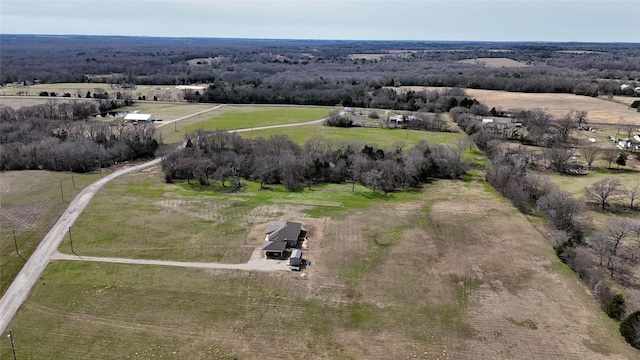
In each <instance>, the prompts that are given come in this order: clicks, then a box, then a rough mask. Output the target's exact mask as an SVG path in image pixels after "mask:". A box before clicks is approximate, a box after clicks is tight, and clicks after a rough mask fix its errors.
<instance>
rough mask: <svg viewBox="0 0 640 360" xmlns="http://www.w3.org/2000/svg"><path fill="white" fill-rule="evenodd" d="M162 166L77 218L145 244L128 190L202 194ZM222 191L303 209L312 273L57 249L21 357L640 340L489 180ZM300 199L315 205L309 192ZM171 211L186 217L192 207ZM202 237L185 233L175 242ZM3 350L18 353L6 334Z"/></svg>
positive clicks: (34, 296)
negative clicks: (384, 193) (150, 262)
mask: <svg viewBox="0 0 640 360" xmlns="http://www.w3.org/2000/svg"><path fill="white" fill-rule="evenodd" d="M151 174H152V173H146V175H145V174H137V175H132V177H133V178H129V179H128V181H125V182H124V183H121V184H119V185H118V186H115V185H114V187H107V191H106V192H105V193H104V194H101V196H104V197H109V196H112V197H111V198H112V202H114V203H115V204H117V205H114V206H112V207H107V209H106V210H105V211H104V213H102V215H105V217H104V218H101V217H100V214H96V213H95V211H96V210H98V209H96V208H97V207H98V206H96V207H94V208H90V209H88V211H87V212H86V213H84V214H83V215H82V216H81V219H80V221H81V222H83V221H84V222H87V223H91V221H92V220H93V219H95V220H97V221H95V223H98V225H100V223H105V224H109V226H110V227H122V228H128V229H130V231H131V232H132V234H134V235H136V238H135V239H131V240H129V241H127V242H125V243H122V242H111V243H110V247H111V248H113V250H117V249H116V248H117V247H118V246H121V245H123V246H125V247H129V246H132V245H133V244H144V243H145V242H146V240H145V238H144V233H145V232H154V231H156V230H155V228H156V227H157V226H158V224H157V223H156V222H154V221H146V220H150V219H147V218H145V219H140V220H141V222H140V224H139V225H138V227H133V226H131V224H129V223H127V222H126V220H125V219H124V217H125V215H123V214H115V213H116V212H122V213H125V214H130V215H131V216H130V217H134V216H135V215H139V214H136V213H135V211H132V209H131V208H130V207H129V206H128V205H126V204H124V203H123V199H122V198H123V197H124V196H126V194H130V195H131V197H132V198H136V199H142V200H140V201H139V202H140V206H141V207H143V208H144V207H146V203H147V202H148V200H146V198H147V197H148V198H149V199H155V200H161V199H164V198H167V197H168V198H183V199H186V200H190V201H189V203H190V204H200V201H201V200H202V197H205V195H203V194H202V192H197V191H194V190H193V189H191V188H189V187H188V186H187V185H185V184H178V185H171V186H172V188H171V189H168V188H163V187H164V186H165V185H163V184H161V183H159V180H157V181H156V185H151V184H150V180H149V179H147V180H145V176H151ZM155 176H157V177H159V176H158V175H155ZM138 177H139V178H138ZM129 184H131V185H129ZM119 187H124V188H127V187H129V188H128V190H126V191H125V190H124V189H123V190H118V189H117V188H119ZM166 191H168V193H169V194H172V195H170V196H164V195H163V192H164V194H167V193H166ZM119 194H120V195H119ZM218 197H224V198H226V199H227V201H226V202H227V203H228V205H227V206H230V207H235V206H236V204H244V203H250V202H252V201H255V204H254V207H251V206H247V207H245V206H244V205H238V206H239V207H238V208H237V209H235V210H233V211H231V212H229V216H232V217H233V218H234V219H236V218H238V217H243V216H249V215H251V214H253V217H254V218H260V221H265V222H269V221H271V220H272V219H275V218H280V217H282V216H283V215H284V214H289V215H291V216H295V217H298V218H302V221H303V227H304V228H306V229H309V230H310V234H309V235H310V238H311V244H310V248H309V250H306V257H307V258H310V259H312V260H313V263H312V265H311V266H309V267H308V268H307V269H306V270H305V275H306V276H305V277H301V276H300V273H291V272H275V273H262V272H259V273H258V272H240V271H225V270H197V269H182V268H170V267H158V266H145V265H118V264H105V263H82V262H65V261H55V262H53V263H52V264H50V265H49V266H48V267H47V269H46V270H45V273H44V275H43V279H42V280H43V281H42V282H41V283H38V284H36V286H35V287H34V289H33V290H32V292H31V295H30V297H29V299H28V301H27V302H26V303H25V305H23V307H22V308H21V310H20V312H19V313H18V314H17V316H16V318H15V319H14V321H13V322H12V323H11V325H10V329H11V330H12V333H13V337H14V339H15V341H16V347H17V350H18V356H19V358H48V359H92V358H96V359H97V358H104V357H105V354H108V357H110V358H140V359H142V358H145V359H146V358H176V359H178V358H180V359H184V358H188V359H239V358H242V359H265V358H276V357H277V358H283V359H299V358H301V357H302V358H330V359H365V358H366V359H397V358H407V357H409V358H423V359H437V358H455V359H477V358H497V357H501V356H502V357H505V358H520V355H521V354H527V356H528V357H531V358H546V359H554V358H557V359H560V358H567V357H577V356H580V357H581V358H584V359H601V358H612V359H613V358H628V359H631V358H633V357H634V356H635V355H637V352H635V351H634V350H632V349H631V348H629V347H628V346H627V345H626V344H624V341H623V340H622V339H621V337H620V336H619V335H617V332H616V330H615V322H613V321H612V320H610V319H608V318H607V317H606V315H604V313H602V312H601V311H600V310H599V309H598V308H597V307H596V306H595V305H594V304H593V301H592V299H591V297H590V295H589V294H588V293H586V292H585V291H584V289H583V286H582V285H581V283H580V281H579V280H578V279H577V278H576V277H575V276H574V275H573V274H572V273H571V272H567V271H560V270H558V269H559V268H561V267H562V264H559V262H558V260H557V258H556V257H555V255H554V252H553V250H552V248H551V246H550V245H549V244H548V243H547V242H546V240H545V239H544V238H542V237H541V236H540V234H538V233H537V231H536V230H535V229H534V228H533V227H532V226H531V225H530V224H529V223H528V221H527V220H526V218H525V217H524V216H522V215H520V214H519V213H518V212H517V211H516V210H515V209H514V208H513V207H511V206H510V205H508V203H507V202H506V201H504V200H503V199H502V198H500V197H499V196H497V195H495V194H494V193H492V192H487V191H486V188H485V185H484V184H483V183H482V182H464V183H463V182H459V181H438V182H435V183H433V184H431V185H427V186H426V187H425V188H424V189H423V190H422V191H420V192H412V193H402V194H391V195H390V196H389V197H381V196H371V192H370V191H368V190H365V189H361V188H359V189H358V190H357V191H356V193H355V194H351V193H350V192H349V191H345V189H342V188H339V187H336V188H333V186H329V187H327V188H321V189H318V190H316V191H311V192H307V191H304V192H299V193H288V192H283V191H280V190H277V189H274V190H272V191H257V190H256V189H255V188H252V189H250V191H248V192H247V193H246V194H240V195H233V194H215V195H211V196H210V198H211V199H209V198H207V204H212V205H215V204H216V201H215V200H216V199H217V198H218ZM235 197H239V198H241V199H242V200H238V199H235ZM252 197H255V198H256V200H253V199H251V198H252ZM258 199H259V200H258ZM305 200H306V201H309V202H311V203H312V204H305V205H300V204H299V202H300V201H305ZM131 202H133V201H131ZM262 202H265V203H268V202H272V203H271V204H265V205H261V204H260V203H262ZM317 202H323V203H324V205H313V204H315V203H317ZM329 202H330V203H329ZM94 203H96V204H100V205H101V206H108V205H107V204H104V202H100V200H99V199H98V200H97V201H95V202H92V205H93V204H94ZM118 205H119V206H118ZM214 207H215V206H214ZM317 208H324V210H322V211H317ZM334 208H337V210H330V209H334ZM314 209H316V210H314ZM147 210H149V209H147ZM256 210H257V211H256ZM265 212H267V213H268V214H264V213H265ZM155 213H157V212H154V211H148V212H147V213H146V214H145V216H151V217H153V216H154V214H155ZM173 217H180V218H183V219H184V220H185V222H187V223H189V222H190V220H189V218H188V216H187V215H186V214H184V213H174V214H173ZM202 222H204V221H202ZM72 231H75V232H74V235H76V238H78V246H79V247H78V249H79V250H80V253H81V254H82V252H83V251H84V250H83V248H82V245H81V244H80V243H81V242H82V241H81V240H80V238H79V237H80V235H81V233H83V232H84V231H89V230H87V229H85V230H82V229H80V228H78V229H74V230H72ZM176 232H177V231H176ZM511 234H518V236H517V237H513V236H511ZM169 236H170V234H169ZM104 241H108V240H104ZM74 245H75V241H74ZM196 245H197V244H195V243H192V242H190V237H189V236H185V237H184V238H183V239H182V241H180V242H179V243H177V244H175V247H176V248H178V247H182V248H183V249H187V251H189V250H188V249H189V248H192V247H195V246H196ZM85 250H86V249H85ZM505 259H509V261H505ZM3 338H6V336H5V334H3ZM274 344H277V346H274ZM500 354H502V355H500ZM0 356H1V357H2V358H10V357H11V349H10V347H9V344H8V343H7V342H6V341H3V342H2V343H0Z"/></svg>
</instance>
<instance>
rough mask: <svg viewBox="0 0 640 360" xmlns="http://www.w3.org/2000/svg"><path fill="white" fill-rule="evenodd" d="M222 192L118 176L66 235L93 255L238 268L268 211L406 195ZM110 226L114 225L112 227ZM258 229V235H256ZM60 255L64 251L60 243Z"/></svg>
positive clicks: (331, 208)
mask: <svg viewBox="0 0 640 360" xmlns="http://www.w3.org/2000/svg"><path fill="white" fill-rule="evenodd" d="M246 185H247V187H246V188H245V189H243V191H241V192H236V193H229V191H230V188H223V187H222V186H221V185H220V183H216V184H214V185H211V186H206V187H202V186H200V185H198V184H197V183H193V184H189V183H186V182H185V183H175V184H165V183H164V182H163V181H162V176H161V172H160V170H159V168H155V169H152V170H151V171H147V172H144V173H138V174H130V175H125V176H123V177H121V178H118V179H116V180H114V181H113V182H111V183H110V184H108V185H107V186H106V187H105V188H104V190H103V191H101V192H100V193H99V194H96V196H95V197H94V199H93V200H92V202H91V204H90V205H89V207H88V208H87V209H86V210H85V213H84V214H83V216H82V217H81V218H80V219H79V220H78V221H77V222H76V224H75V225H74V227H73V229H72V233H73V239H74V241H73V243H74V250H75V251H76V253H78V254H82V255H93V256H112V257H129V258H143V259H164V260H184V261H217V262H227V263H238V262H245V261H247V260H248V258H249V256H250V255H251V252H252V250H253V248H254V247H255V246H257V245H259V244H260V242H261V241H262V239H263V237H262V236H256V235H255V234H253V233H251V230H252V229H253V228H254V227H255V226H257V225H263V223H266V222H268V221H273V220H276V219H277V218H278V216H279V215H280V213H279V212H277V211H269V210H268V208H269V207H270V206H279V205H281V204H296V205H297V206H300V207H304V213H305V214H306V215H305V216H311V217H321V216H326V215H327V214H329V213H333V214H335V213H338V212H344V211H349V210H355V209H358V208H362V207H364V206H367V205H368V204H370V203H372V202H378V203H380V204H388V203H394V202H398V201H403V200H405V199H406V198H408V197H411V194H407V193H397V194H389V195H388V196H382V195H379V194H374V193H373V192H372V191H371V190H369V189H366V188H364V187H362V186H356V188H355V189H356V191H351V185H350V184H342V185H335V184H327V185H317V186H313V187H312V189H311V190H309V189H308V188H305V189H304V190H300V191H295V192H291V191H288V190H285V189H284V188H283V187H282V186H280V185H273V186H270V189H269V190H259V184H256V183H253V182H246ZM114 224H118V225H117V226H114ZM259 230H261V229H259ZM60 250H61V251H63V252H70V250H71V249H70V246H69V244H68V243H63V244H62V245H61V249H60Z"/></svg>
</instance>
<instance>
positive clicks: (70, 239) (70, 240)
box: [69, 226, 78, 255]
mask: <svg viewBox="0 0 640 360" xmlns="http://www.w3.org/2000/svg"><path fill="white" fill-rule="evenodd" d="M69 244H71V252H72V253H74V254H76V252H75V251H73V239H72V238H71V226H69ZM76 255H78V254H76Z"/></svg>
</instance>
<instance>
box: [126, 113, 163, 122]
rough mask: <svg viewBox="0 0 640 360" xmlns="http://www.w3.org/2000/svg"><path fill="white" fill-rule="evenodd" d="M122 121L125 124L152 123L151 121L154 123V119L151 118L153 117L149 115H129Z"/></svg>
mask: <svg viewBox="0 0 640 360" xmlns="http://www.w3.org/2000/svg"><path fill="white" fill-rule="evenodd" d="M124 121H125V122H132V123H138V122H153V121H156V118H155V117H153V115H151V114H136V113H129V114H127V115H126V116H125V117H124Z"/></svg>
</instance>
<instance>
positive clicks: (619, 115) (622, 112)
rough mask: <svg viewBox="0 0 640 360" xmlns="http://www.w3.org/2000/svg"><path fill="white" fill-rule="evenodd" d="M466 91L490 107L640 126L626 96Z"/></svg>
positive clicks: (592, 121)
mask: <svg viewBox="0 0 640 360" xmlns="http://www.w3.org/2000/svg"><path fill="white" fill-rule="evenodd" d="M393 89H396V91H401V92H404V91H407V90H414V91H419V90H424V89H427V90H438V89H441V88H437V87H422V86H403V87H398V88H393ZM465 92H466V93H467V94H468V95H469V96H471V97H473V98H475V99H477V100H478V101H480V102H481V103H483V104H485V105H487V106H488V107H489V108H492V107H495V108H496V109H498V110H503V111H508V110H509V109H518V108H520V109H535V108H542V109H546V110H547V111H549V113H551V114H552V115H553V116H556V117H561V116H564V115H566V113H567V112H568V111H569V110H571V109H575V110H587V111H588V112H589V113H588V121H589V123H590V124H594V125H596V126H597V125H609V126H615V125H618V124H633V125H637V126H640V112H637V111H636V109H631V108H629V106H628V105H626V103H625V101H623V100H622V99H615V98H614V100H616V101H608V100H606V99H603V98H593V97H588V96H579V95H573V94H552V93H542V94H530V93H518V92H507V91H497V90H479V89H465Z"/></svg>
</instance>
